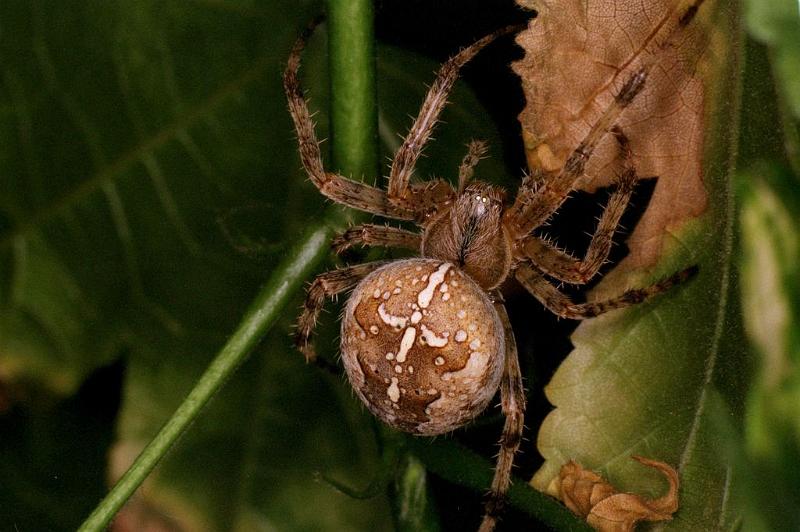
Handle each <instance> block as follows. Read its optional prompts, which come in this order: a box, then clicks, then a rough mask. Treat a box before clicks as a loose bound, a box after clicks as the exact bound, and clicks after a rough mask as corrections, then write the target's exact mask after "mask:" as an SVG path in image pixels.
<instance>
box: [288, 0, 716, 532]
mask: <svg viewBox="0 0 800 532" xmlns="http://www.w3.org/2000/svg"><path fill="white" fill-rule="evenodd" d="M701 3H702V0H696V1H695V2H693V3H691V5H690V6H689V7H687V8H686V9H684V10H683V11H681V12H676V13H674V14H673V15H674V16H673V18H672V19H670V20H668V21H664V23H663V24H661V25H660V26H659V27H660V31H663V32H664V40H663V44H662V46H668V45H669V43H670V42H672V41H673V40H674V39H675V38H677V37H678V36H680V35H681V33H682V31H683V30H684V28H685V27H686V26H687V25H688V24H689V23H690V21H691V20H692V19H693V17H694V15H695V13H696V11H697V9H698V7H699V6H700V4H701ZM516 29H517V28H512V27H510V28H506V29H503V30H500V31H498V32H496V33H494V34H492V35H489V36H487V37H484V38H483V39H481V40H479V41H477V42H476V43H475V44H473V45H472V46H469V47H467V48H465V49H463V50H462V51H461V52H459V53H458V54H456V55H455V56H454V57H452V58H451V59H450V60H449V61H447V62H446V63H445V64H444V65H443V66H442V67H441V70H440V71H439V74H438V76H437V78H436V80H435V81H434V83H433V84H432V85H431V88H430V90H429V92H428V94H427V96H426V98H425V101H424V102H423V105H422V108H421V110H420V113H419V115H418V117H417V119H416V121H415V122H414V124H413V126H412V127H411V130H410V131H409V133H408V135H407V136H406V138H405V140H404V142H403V144H402V145H401V146H400V148H399V149H398V151H397V153H396V155H395V157H394V160H393V162H392V167H391V171H390V173H389V183H388V190H383V189H379V188H376V187H373V186H369V185H366V184H364V183H361V182H358V181H352V180H350V179H347V178H345V177H343V176H341V175H338V174H334V173H329V172H326V171H325V169H324V167H323V164H322V154H321V152H320V149H319V143H318V142H317V139H316V135H315V132H314V125H313V122H312V121H311V116H310V113H309V110H308V104H307V103H306V101H305V99H304V97H303V92H302V90H301V88H300V83H299V80H298V76H297V73H298V70H299V66H300V54H301V52H302V50H303V47H304V44H305V39H306V38H307V37H308V33H307V34H306V35H304V36H303V37H301V38H300V39H299V40H298V41H297V44H296V45H295V47H294V49H293V51H292V54H291V55H290V57H289V62H288V66H287V69H286V72H285V75H284V87H285V90H286V95H287V98H288V101H289V110H290V112H291V115H292V119H293V120H294V124H295V128H296V130H297V135H298V141H299V144H300V156H301V159H302V162H303V167H304V168H305V170H306V172H307V173H308V176H309V178H310V179H311V181H312V182H313V183H314V184H315V185H316V186H317V187H318V188H319V190H320V192H322V193H323V194H324V195H325V196H327V197H328V198H330V199H331V200H333V201H335V202H337V203H341V204H344V205H348V206H350V207H353V208H356V209H359V210H362V211H366V212H369V213H372V214H375V215H379V216H383V217H385V218H392V219H397V220H405V221H409V222H414V223H416V225H417V226H418V227H419V229H420V231H419V232H414V231H408V230H405V229H400V228H395V227H389V226H383V225H372V224H365V225H359V226H356V227H352V228H350V229H348V230H347V231H346V232H344V233H342V234H341V235H339V236H338V237H336V239H335V240H334V242H333V248H334V249H335V250H336V251H337V252H342V251H344V250H346V249H348V248H349V247H351V246H354V245H378V246H386V247H402V248H407V249H415V250H418V252H419V254H420V255H421V258H411V259H404V260H399V261H393V262H388V263H387V262H370V263H365V264H357V265H352V266H348V267H345V268H342V269H339V270H334V271H330V272H327V273H324V274H322V275H320V276H318V277H317V278H316V279H315V280H314V282H313V283H312V284H311V286H310V287H309V290H308V297H307V299H306V303H305V309H304V311H303V313H302V315H301V316H300V318H299V321H298V331H297V336H296V343H297V346H298V348H299V349H300V351H302V352H303V353H304V354H305V356H306V359H307V360H309V361H313V360H316V354H315V351H314V348H313V344H312V343H311V341H310V340H311V333H312V331H313V329H314V325H315V322H316V319H317V316H318V315H319V312H320V310H321V308H322V306H323V304H324V301H325V298H326V297H333V296H335V295H337V294H340V293H342V292H345V291H348V290H353V293H352V295H351V296H350V298H349V300H348V302H347V305H346V308H345V312H344V317H343V320H342V334H341V336H342V343H341V352H342V361H343V364H344V367H345V370H346V372H347V375H348V378H349V380H350V383H351V384H352V386H353V388H354V390H355V391H356V394H357V395H358V396H359V397H360V398H361V400H362V401H363V402H364V403H365V404H366V406H367V407H368V408H369V410H370V411H371V412H373V413H374V414H375V415H376V416H378V417H380V418H381V419H382V420H383V421H384V422H386V423H388V424H390V425H392V426H394V427H396V428H398V429H401V430H404V431H408V432H412V433H416V434H423V435H432V434H441V433H443V432H448V431H451V430H453V429H455V428H457V427H459V426H461V425H463V424H465V423H466V422H468V421H469V420H470V419H473V418H474V417H475V416H476V415H478V414H479V413H480V412H481V411H482V410H483V409H484V408H485V407H486V406H487V405H488V404H489V402H490V401H491V399H492V397H493V396H494V395H495V393H496V391H497V389H498V387H499V388H500V396H501V406H502V410H503V414H504V415H505V417H506V420H505V425H504V428H503V435H502V438H501V440H500V452H499V455H498V459H497V468H496V470H495V475H494V480H493V481H492V486H491V492H490V495H489V498H488V500H487V504H486V514H485V516H484V520H483V522H482V524H481V530H484V531H488V530H491V529H492V528H493V527H494V524H495V521H496V516H497V514H498V512H499V511H500V508H501V507H502V502H503V498H504V496H505V493H506V491H507V490H508V486H509V484H510V481H511V467H512V463H513V458H514V454H515V452H516V451H517V449H518V447H519V444H520V441H521V437H522V428H523V414H524V410H525V395H524V391H523V386H522V376H521V374H520V369H519V361H518V359H517V348H516V344H515V342H514V333H513V331H512V329H511V325H510V323H509V320H508V316H507V314H506V311H505V308H504V306H503V304H502V297H501V296H500V294H499V292H498V287H500V286H501V284H502V283H503V281H505V280H506V279H507V278H509V277H514V278H515V279H516V280H517V281H518V282H519V283H520V284H521V285H522V286H523V287H524V288H526V289H527V290H528V291H529V292H530V293H531V294H533V296H534V297H536V298H537V299H538V300H539V301H540V302H541V303H542V304H543V305H544V306H545V307H547V308H548V309H549V310H550V311H552V312H553V313H555V314H557V315H558V316H561V317H565V318H572V319H583V318H587V317H591V316H596V315H598V314H601V313H603V312H607V311H609V310H613V309H618V308H622V307H626V306H629V305H632V304H636V303H639V302H642V301H643V300H645V299H647V298H649V297H652V296H654V295H656V294H659V293H661V292H664V291H666V290H668V289H669V288H670V287H672V286H674V285H675V284H677V283H680V282H681V281H683V280H685V279H686V278H687V277H689V276H690V275H691V274H692V273H693V271H694V268H687V269H685V270H683V271H681V272H678V273H677V274H675V275H672V276H671V277H668V278H666V279H663V280H661V281H659V282H657V283H655V284H653V285H650V286H647V287H644V288H639V289H633V290H628V291H626V292H624V293H623V294H621V295H620V296H618V297H615V298H612V299H608V300H605V301H592V302H587V303H574V302H573V301H571V300H570V299H569V297H568V296H567V295H565V294H563V293H562V292H561V291H560V290H559V289H558V288H557V287H556V286H555V285H554V284H552V282H551V281H550V279H554V280H556V281H561V282H566V283H571V284H586V283H587V282H589V280H590V279H592V278H593V277H594V276H595V275H596V274H597V273H598V271H599V269H600V267H601V266H602V265H603V263H604V262H605V261H606V259H607V258H608V254H609V251H610V249H611V243H612V236H613V234H614V232H615V230H616V228H617V225H618V224H619V220H620V217H621V216H622V213H623V211H624V210H625V207H626V206H627V204H628V201H629V199H630V197H631V194H632V192H633V189H634V187H635V184H636V180H637V174H636V170H635V168H634V166H633V162H632V160H633V159H632V155H631V152H630V148H629V143H628V140H627V138H626V136H625V134H624V132H623V131H622V130H621V129H620V128H619V127H618V126H616V125H615V124H616V121H617V118H618V117H619V115H620V113H622V112H623V111H624V110H625V108H626V107H627V106H628V105H629V104H630V103H631V102H632V101H634V99H635V98H636V96H637V94H639V92H640V91H641V89H642V88H643V86H644V84H645V83H646V81H647V78H648V73H649V71H650V69H651V68H652V67H653V65H654V64H655V61H656V56H655V55H653V56H648V57H643V58H641V62H640V63H639V65H638V66H637V68H636V69H635V70H634V71H632V72H630V73H629V75H628V76H627V78H626V81H624V83H622V85H621V88H620V90H619V91H618V93H617V94H616V97H615V98H614V100H613V101H612V102H611V104H610V105H609V106H608V108H607V109H606V110H605V112H604V113H603V114H602V116H600V118H599V119H598V120H597V121H596V123H594V124H593V125H592V127H591V128H590V130H589V132H588V133H587V134H586V136H585V137H584V139H583V141H582V142H580V143H579V144H578V145H577V146H576V147H575V150H574V151H573V153H572V154H571V155H570V156H569V157H568V158H567V160H566V162H565V164H564V166H563V168H562V169H561V170H560V171H557V172H554V173H552V174H548V176H547V177H543V176H537V177H536V178H535V179H534V178H533V177H528V178H527V179H526V180H525V181H523V183H522V185H521V186H520V188H519V190H518V191H517V194H516V197H515V199H514V201H513V202H507V201H506V198H507V196H506V192H505V191H504V190H502V189H501V188H498V187H494V186H491V185H488V184H486V183H482V182H480V181H477V180H476V181H472V174H473V170H474V168H475V165H476V164H477V163H478V161H479V160H480V158H481V156H482V155H483V154H484V152H485V146H484V145H483V143H481V142H477V141H473V142H472V143H471V144H470V146H469V151H468V153H467V155H466V157H465V158H464V161H463V163H462V164H461V167H460V168H459V172H458V186H457V187H453V186H452V185H450V184H449V183H448V182H447V181H443V180H433V181H427V182H421V183H411V182H410V178H411V174H412V173H413V170H414V165H415V164H416V161H417V159H418V158H419V155H420V153H421V151H422V148H423V147H424V145H425V143H426V142H427V141H428V139H429V138H430V134H431V131H432V130H433V127H434V125H435V123H436V121H437V119H438V116H439V113H440V112H441V110H442V108H443V107H444V105H445V102H446V100H447V94H448V93H449V91H450V89H451V88H452V86H453V83H455V81H456V79H457V76H458V70H459V68H460V67H461V66H463V65H464V64H465V63H466V62H467V61H469V60H470V59H471V58H472V57H473V56H474V55H475V54H476V53H477V52H478V51H479V50H480V49H481V48H483V47H484V46H486V45H487V44H488V43H490V42H491V41H492V40H494V39H495V38H496V37H498V36H500V35H504V34H508V33H511V32H512V31H514V30H516ZM309 31H310V30H309ZM606 135H613V136H614V137H615V138H616V140H617V146H618V158H619V160H620V163H621V167H622V168H623V170H622V171H621V172H620V173H619V175H618V176H617V179H616V189H615V190H614V192H613V193H612V194H611V197H610V199H609V201H608V204H607V206H606V208H605V210H604V212H603V215H602V217H601V218H600V222H599V224H598V226H597V229H596V230H595V233H594V235H593V237H592V240H591V243H590V244H589V248H588V250H587V251H586V254H585V256H584V257H583V258H582V259H579V258H575V257H573V256H572V255H569V254H568V253H565V252H563V251H561V250H559V249H557V248H555V247H553V246H552V245H551V244H550V243H549V242H548V241H547V240H546V239H543V238H540V237H539V236H537V235H536V234H535V233H534V230H535V229H537V228H538V227H540V226H541V225H543V224H544V223H545V222H547V220H548V219H549V218H550V217H551V216H552V215H553V213H555V212H556V211H557V210H558V208H559V207H560V206H561V204H562V203H563V202H564V201H565V200H566V198H567V196H568V195H569V193H570V192H571V191H572V190H574V188H575V187H576V185H577V183H578V182H579V181H580V180H582V179H583V178H584V169H585V167H586V162H587V161H588V160H589V158H590V157H591V156H592V153H593V151H594V149H595V147H596V146H597V145H598V143H599V142H600V140H601V139H603V138H604V137H605V136H606ZM548 278H550V279H548Z"/></svg>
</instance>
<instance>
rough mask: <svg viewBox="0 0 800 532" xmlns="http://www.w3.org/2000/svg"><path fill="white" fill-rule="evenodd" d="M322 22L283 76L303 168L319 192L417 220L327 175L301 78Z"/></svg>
mask: <svg viewBox="0 0 800 532" xmlns="http://www.w3.org/2000/svg"><path fill="white" fill-rule="evenodd" d="M319 22H320V20H319V19H317V20H315V21H314V22H312V23H311V25H310V26H309V27H308V28H307V29H306V31H305V32H303V34H302V35H301V36H300V37H299V38H298V39H297V41H296V42H295V45H294V47H293V48H292V53H291V54H290V55H289V61H288V63H287V65H286V71H285V72H284V74H283V88H284V91H285V92H286V98H287V100H288V102H289V113H290V114H291V116H292V121H293V122H294V127H295V130H296V132H297V141H298V143H299V145H300V160H301V161H302V163H303V168H305V171H306V173H307V174H308V177H309V179H311V182H312V183H314V185H316V187H317V188H318V189H319V191H320V192H321V193H322V194H323V195H324V196H326V197H328V198H330V199H331V200H333V201H335V202H337V203H341V204H343V205H347V206H348V207H352V208H354V209H358V210H361V211H365V212H369V213H372V214H377V215H380V216H385V217H388V218H397V219H400V220H412V219H414V209H413V208H412V207H411V206H409V205H408V204H400V203H398V202H394V203H392V202H389V201H388V198H387V196H386V192H385V191H383V190H381V189H379V188H375V187H372V186H369V185H366V184H364V183H361V182H358V181H353V180H352V179H347V178H346V177H343V176H341V175H339V174H335V173H331V172H326V171H325V168H324V167H323V164H322V153H321V152H320V149H319V141H317V136H316V132H315V130H314V122H313V120H312V119H311V113H310V112H309V110H308V102H306V99H305V96H304V95H303V89H302V88H301V86H300V79H299V77H298V71H299V69H300V56H301V55H302V52H303V49H304V48H305V45H306V41H307V40H308V38H309V37H310V36H311V33H312V32H313V30H314V28H315V27H316V26H317V25H318V24H319Z"/></svg>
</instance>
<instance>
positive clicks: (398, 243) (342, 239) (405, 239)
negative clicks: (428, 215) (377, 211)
mask: <svg viewBox="0 0 800 532" xmlns="http://www.w3.org/2000/svg"><path fill="white" fill-rule="evenodd" d="M357 245H361V246H384V247H389V248H406V249H416V250H419V248H420V246H421V245H422V235H420V234H418V233H412V232H411V231H406V230H405V229H400V228H399V227H389V226H385V225H374V224H363V225H355V226H353V227H351V228H349V229H348V230H347V231H345V232H344V233H341V234H339V235H337V236H336V238H334V239H333V242H331V247H332V248H333V250H334V252H335V253H337V254H340V253H342V252H343V251H345V250H348V249H350V248H352V247H353V246H357Z"/></svg>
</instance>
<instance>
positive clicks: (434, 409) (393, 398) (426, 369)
mask: <svg viewBox="0 0 800 532" xmlns="http://www.w3.org/2000/svg"><path fill="white" fill-rule="evenodd" d="M504 349H505V341H504V335H503V326H502V323H501V321H500V318H499V316H498V314H497V311H496V310H495V309H494V306H493V304H492V302H491V301H490V300H489V297H488V296H487V295H486V292H485V291H484V290H483V289H481V288H480V287H479V286H478V285H477V284H476V283H475V282H474V281H473V280H472V279H471V278H470V277H469V276H467V275H466V274H465V273H464V272H462V271H461V270H459V269H458V268H457V267H456V266H455V265H453V264H451V263H449V262H443V261H439V260H433V259H408V260H401V261H396V262H392V263H390V264H387V265H385V266H383V267H381V268H379V269H377V270H375V271H374V272H372V273H371V274H370V275H368V276H367V277H366V278H364V280H363V281H361V283H360V284H359V285H358V286H357V287H356V289H355V290H354V291H353V294H352V295H351V296H350V299H349V301H348V303H347V307H346V308H345V313H344V319H343V320H342V349H341V351H342V360H343V362H344V367H345V370H346V371H347V376H348V378H349V379H350V383H351V384H352V386H353V389H355V390H356V393H357V394H358V396H359V397H360V398H361V400H362V401H364V403H365V404H366V405H367V407H368V408H369V409H370V411H371V412H373V413H374V414H375V415H376V416H378V417H379V418H381V419H382V420H383V421H384V422H386V423H388V424H389V425H392V426H394V427H396V428H398V429H400V430H404V431H406V432H413V433H417V434H426V435H433V434H441V433H444V432H448V431H451V430H453V429H455V428H457V427H459V426H461V425H463V424H464V423H466V422H467V421H469V420H470V419H472V418H474V417H475V416H476V415H478V414H479V413H480V412H482V411H483V410H484V409H485V408H486V406H487V405H488V403H489V401H490V400H491V399H492V397H493V396H494V394H495V392H496V390H497V387H498V386H499V384H500V378H501V376H502V372H503V360H504Z"/></svg>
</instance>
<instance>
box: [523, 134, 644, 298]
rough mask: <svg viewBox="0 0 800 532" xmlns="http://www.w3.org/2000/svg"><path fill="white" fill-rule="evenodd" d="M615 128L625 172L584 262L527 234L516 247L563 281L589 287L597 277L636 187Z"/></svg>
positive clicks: (628, 154)
mask: <svg viewBox="0 0 800 532" xmlns="http://www.w3.org/2000/svg"><path fill="white" fill-rule="evenodd" d="M614 129H615V131H614V133H615V134H616V137H617V140H618V141H619V144H620V149H621V151H622V156H623V158H624V160H625V163H624V169H623V171H622V174H620V176H619V178H618V179H617V183H616V185H617V188H616V190H614V192H613V193H612V194H611V198H609V200H608V204H607V205H606V208H605V209H604V210H603V215H602V216H601V217H600V221H599V223H598V224H597V229H596V230H595V232H594V235H593V236H592V240H591V242H590V243H589V247H588V249H587V250H586V254H585V255H584V258H583V260H578V259H576V258H575V257H573V256H572V255H570V254H569V253H566V252H564V251H561V250H560V249H558V248H556V247H555V246H553V245H552V244H550V243H549V242H547V241H546V240H543V239H541V238H539V237H537V236H535V235H528V236H526V237H525V238H524V239H522V240H521V241H519V243H518V244H517V248H518V249H519V250H520V251H521V252H522V256H523V257H524V258H525V259H529V260H530V261H531V262H533V263H534V264H535V265H536V267H537V268H538V269H539V270H541V271H543V272H544V273H546V274H548V275H551V276H553V277H555V278H556V279H558V280H560V281H565V282H567V283H572V284H586V283H588V282H589V281H590V280H591V279H592V277H594V276H595V275H596V274H597V272H598V271H599V270H600V268H601V267H602V266H603V264H605V262H606V259H608V254H609V253H610V252H611V246H612V244H613V239H614V233H615V232H616V230H617V227H618V226H619V221H620V219H621V218H622V215H623V213H624V212H625V209H626V208H627V206H628V202H629V201H630V199H631V196H632V195H633V190H634V188H635V187H636V181H637V175H636V171H635V170H634V168H633V166H632V161H631V159H632V156H631V152H630V146H629V143H628V139H627V137H625V135H624V134H623V133H622V132H621V131H620V130H619V129H618V128H614Z"/></svg>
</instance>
